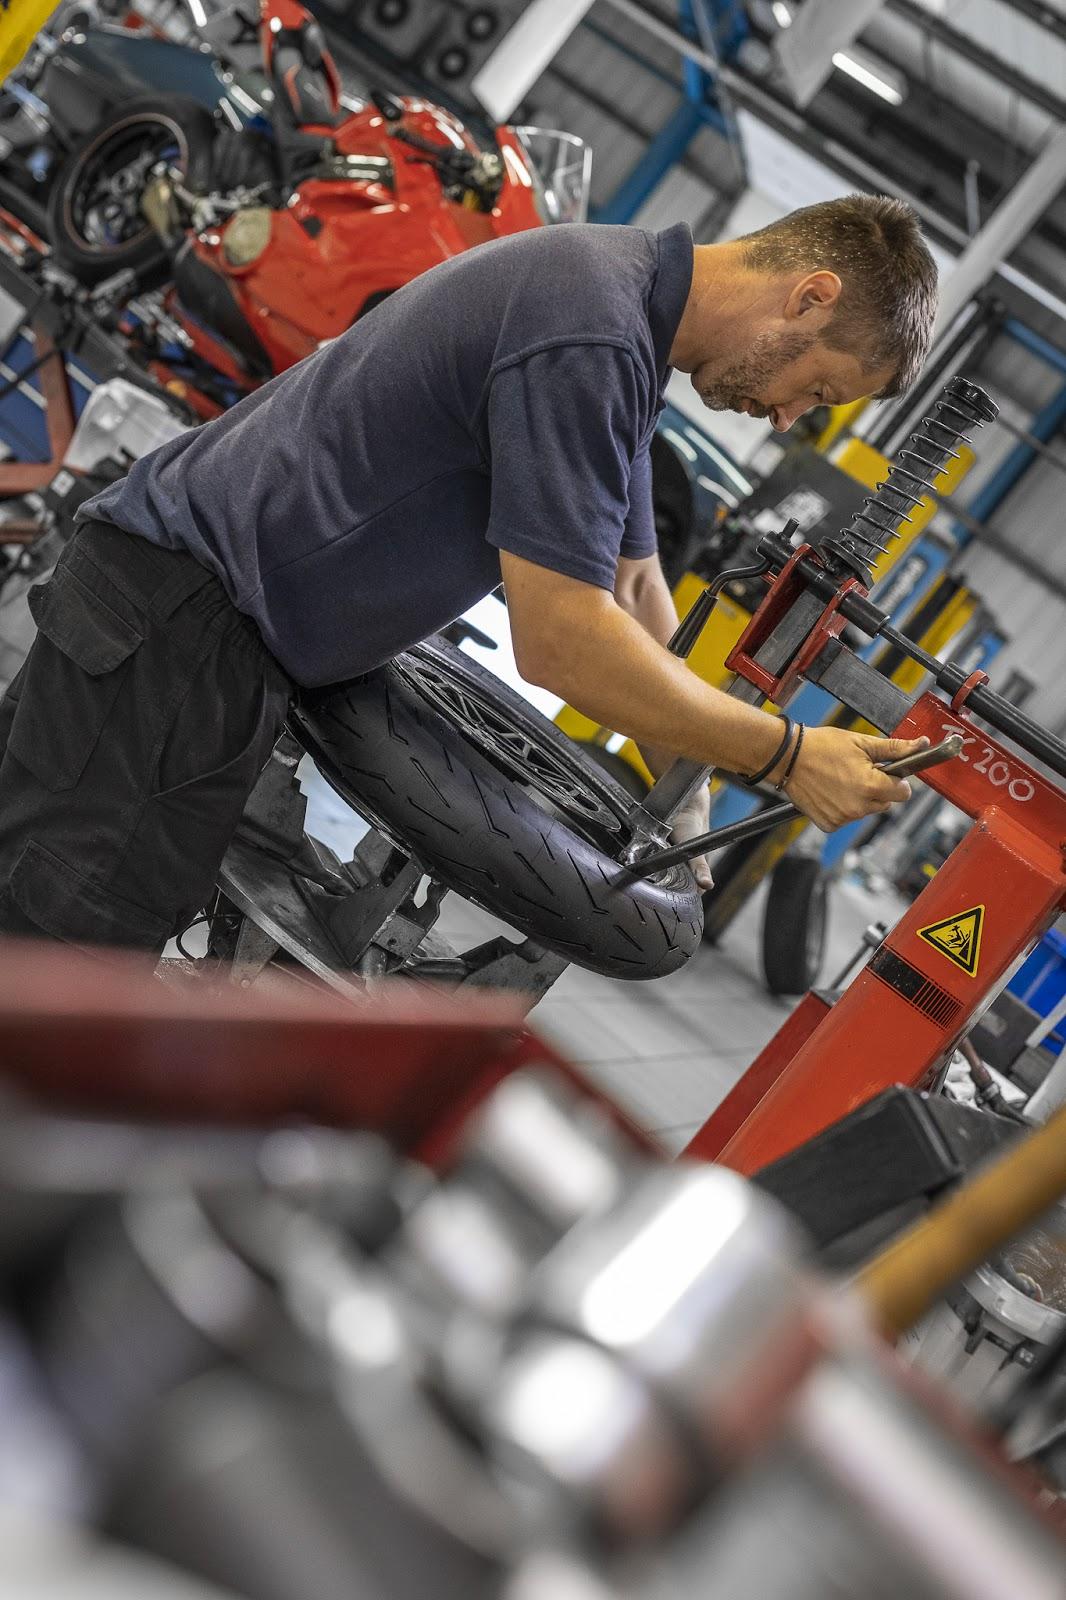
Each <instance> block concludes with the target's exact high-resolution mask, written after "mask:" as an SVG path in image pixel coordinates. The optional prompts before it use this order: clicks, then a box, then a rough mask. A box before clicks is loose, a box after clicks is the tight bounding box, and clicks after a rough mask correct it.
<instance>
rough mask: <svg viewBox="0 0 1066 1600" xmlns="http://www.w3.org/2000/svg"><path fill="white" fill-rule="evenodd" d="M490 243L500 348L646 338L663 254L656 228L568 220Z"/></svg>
mask: <svg viewBox="0 0 1066 1600" xmlns="http://www.w3.org/2000/svg"><path fill="white" fill-rule="evenodd" d="M490 249H491V257H490V256H489V252H488V251H486V259H485V262H484V265H485V267H486V268H487V269H490V270H491V271H492V272H493V273H494V274H497V275H498V279H499V288H500V301H499V306H500V311H501V313H502V316H501V325H500V334H501V336H502V337H501V340H500V345H499V347H498V348H499V354H500V355H501V356H503V355H506V354H514V353H515V352H517V351H518V350H520V349H523V348H525V347H527V346H530V345H535V344H547V343H552V342H555V341H564V342H573V343H582V342H592V341H600V340H610V341H617V342H622V343H629V344H632V345H634V347H635V346H636V345H637V344H639V343H640V342H641V341H640V333H639V328H640V325H641V323H642V322H643V321H644V317H643V313H644V312H645V310H646V305H647V299H648V294H649V290H650V286H651V283H652V281H653V279H654V276H655V270H656V265H657V259H658V253H657V240H656V237H655V235H654V234H648V233H646V232H645V230H644V229H642V228H627V227H611V226H602V225H600V224H598V223H597V224H592V223H567V224H564V225H561V226H557V227H550V228H541V229H537V230H535V231H533V232H530V233H527V234H520V235H516V236H514V237H513V238H511V239H508V240H503V241H501V242H500V244H499V245H498V246H492V247H490Z"/></svg>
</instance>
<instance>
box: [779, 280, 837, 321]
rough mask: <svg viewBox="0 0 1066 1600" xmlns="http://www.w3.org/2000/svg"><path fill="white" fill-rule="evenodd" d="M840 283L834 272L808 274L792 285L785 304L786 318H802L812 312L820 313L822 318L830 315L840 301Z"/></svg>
mask: <svg viewBox="0 0 1066 1600" xmlns="http://www.w3.org/2000/svg"><path fill="white" fill-rule="evenodd" d="M840 290H841V282H840V279H839V278H838V277H837V275H836V273H835V272H829V271H828V270H825V269H823V270H822V271H819V272H808V274H807V276H806V277H805V278H801V279H800V280H799V282H798V283H796V284H793V286H792V289H791V290H790V292H789V296H788V300H787V301H786V302H785V316H786V317H790V318H791V317H803V316H807V315H809V314H810V313H811V312H812V311H813V312H821V313H822V315H823V317H824V316H826V315H831V314H832V312H833V310H834V308H835V307H836V303H837V301H838V300H839V299H840Z"/></svg>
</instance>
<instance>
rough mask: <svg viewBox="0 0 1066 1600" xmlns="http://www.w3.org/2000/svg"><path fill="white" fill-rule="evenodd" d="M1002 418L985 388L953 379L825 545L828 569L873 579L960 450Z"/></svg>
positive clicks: (824, 550)
mask: <svg viewBox="0 0 1066 1600" xmlns="http://www.w3.org/2000/svg"><path fill="white" fill-rule="evenodd" d="M998 414H999V407H998V406H997V405H996V403H995V401H994V400H992V399H991V398H990V397H989V396H988V395H987V394H986V393H985V391H984V390H983V389H979V388H978V387H977V385H976V384H975V383H968V382H967V381H966V379H965V378H952V379H951V382H950V383H948V384H947V385H946V386H945V388H944V390H943V392H942V394H941V395H940V398H939V399H938V400H937V402H936V406H935V408H934V410H933V412H932V415H930V416H928V417H926V418H924V420H923V421H922V423H921V425H920V426H919V427H918V428H917V429H916V430H915V431H914V433H912V434H911V436H910V438H909V439H908V440H907V441H906V443H905V444H903V445H901V446H900V448H899V450H897V452H896V455H895V459H894V460H893V462H892V466H891V468H890V469H889V474H888V477H887V478H886V479H885V481H884V483H881V484H878V486H877V488H876V489H875V490H874V492H873V494H871V495H868V496H867V497H866V499H865V500H864V502H863V504H862V506H861V507H860V509H859V510H858V511H856V513H855V515H854V516H853V517H852V519H851V521H850V522H849V524H848V526H847V527H846V528H844V529H843V530H842V531H841V532H840V533H839V534H837V535H836V536H835V537H834V538H831V539H827V540H825V542H824V544H823V545H822V554H823V556H825V558H826V560H827V564H829V565H830V566H831V567H835V568H836V569H837V570H839V569H841V568H845V569H847V570H849V571H851V572H854V573H855V574H856V575H857V576H859V577H861V578H863V579H866V578H872V577H873V575H874V567H875V565H876V562H877V558H878V556H879V555H882V554H883V553H884V552H885V551H886V550H887V549H888V541H889V540H891V539H894V538H896V537H897V536H898V534H899V531H900V527H901V526H902V525H904V524H906V523H908V522H909V521H910V520H911V512H912V511H913V510H914V508H915V507H916V506H918V505H920V504H921V502H922V500H923V498H924V497H925V495H927V494H928V493H929V491H930V490H931V489H932V486H933V483H934V481H935V479H936V478H937V477H938V476H939V475H940V473H941V472H942V471H943V470H944V468H945V467H946V466H947V464H948V462H949V461H955V460H957V459H958V454H959V452H958V449H957V446H958V445H959V444H962V443H963V442H965V441H967V440H968V439H969V437H970V434H971V433H972V432H973V431H974V430H975V429H977V428H980V427H983V426H984V424H985V423H986V422H992V421H993V420H994V419H995V418H996V416H998Z"/></svg>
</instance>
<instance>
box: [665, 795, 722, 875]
mask: <svg viewBox="0 0 1066 1600" xmlns="http://www.w3.org/2000/svg"><path fill="white" fill-rule="evenodd" d="M710 808H711V796H710V791H709V790H708V789H707V788H706V787H704V788H703V789H701V790H700V792H699V794H696V795H693V797H692V799H691V800H690V801H689V802H688V805H686V806H682V808H681V810H680V811H678V812H677V813H676V814H675V816H674V822H673V828H672V829H671V833H670V838H671V839H672V840H673V842H674V844H687V843H688V841H689V840H690V839H698V838H699V836H700V834H701V833H706V832H707V829H708V827H709V825H710V822H709V819H710ZM689 866H690V867H691V868H692V870H693V872H694V873H695V875H696V882H697V883H698V884H699V886H700V888H701V889H703V890H705V891H706V890H707V889H713V888H714V879H713V878H712V877H711V869H710V867H709V866H708V865H707V857H706V856H697V857H696V859H695V860H694V861H690V862H689Z"/></svg>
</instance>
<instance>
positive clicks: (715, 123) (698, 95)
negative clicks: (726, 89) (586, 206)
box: [592, 0, 744, 222]
mask: <svg viewBox="0 0 1066 1600" xmlns="http://www.w3.org/2000/svg"><path fill="white" fill-rule="evenodd" d="M697 3H699V0H697ZM692 4H693V0H679V7H678V9H679V12H680V22H681V29H682V31H683V32H684V33H686V34H688V35H689V36H691V37H695V35H696V32H697V29H696V22H695V16H694V14H693V10H692ZM723 11H724V15H723V16H722V17H720V18H719V19H718V31H719V33H720V35H721V33H722V32H725V35H726V36H725V38H724V40H723V44H724V48H725V51H726V52H728V53H733V52H734V51H735V50H736V48H737V46H738V45H739V43H740V42H741V40H742V39H743V37H744V33H743V32H742V31H741V29H740V27H739V24H738V20H737V16H736V14H735V7H734V6H733V5H731V4H728V3H727V4H725V5H724V7H723ZM726 22H728V31H726V30H725V29H724V28H723V24H724V23H726ZM681 70H682V81H683V84H684V90H685V97H684V99H683V100H682V101H681V104H680V105H679V106H678V108H677V110H676V111H675V112H674V114H673V116H672V117H671V118H670V120H669V122H667V123H666V125H665V127H663V128H662V129H660V131H659V132H658V133H657V134H656V136H655V138H654V139H653V140H652V141H651V143H650V144H649V146H648V148H647V150H645V152H644V154H643V155H642V156H641V158H640V160H639V161H638V162H637V165H636V166H635V167H634V168H633V171H632V172H631V173H630V174H629V176H628V178H626V179H625V180H624V181H623V182H622V183H621V184H620V185H619V187H618V188H617V189H616V190H615V192H614V194H613V195H612V196H611V198H610V199H609V200H608V201H606V202H605V203H604V204H603V205H602V206H597V207H596V208H595V209H594V210H593V212H592V220H593V222H631V221H632V220H633V218H634V217H635V216H636V214H637V212H638V211H639V210H640V208H641V206H642V205H643V204H644V202H645V201H646V200H647V199H648V197H649V195H651V194H652V193H653V191H654V190H655V189H656V188H657V187H658V185H659V184H660V183H661V182H662V180H663V178H664V177H665V176H666V174H667V173H668V172H669V171H670V168H671V167H674V166H676V165H677V163H678V162H679V161H680V160H681V158H682V157H683V156H684V154H685V151H686V150H687V149H688V147H689V145H690V144H691V143H692V141H693V139H694V138H695V137H696V135H697V133H699V131H700V129H701V128H704V127H711V128H714V129H715V131H716V132H717V133H720V134H722V135H723V137H725V138H727V139H728V138H730V137H731V136H732V130H731V129H730V126H729V124H728V122H727V121H726V119H725V117H723V115H722V113H721V111H720V110H719V108H718V106H717V104H716V103H715V98H714V92H715V91H714V82H713V80H712V79H711V77H710V75H709V74H708V73H706V72H705V71H704V70H703V68H702V67H700V66H698V65H697V63H696V62H695V61H690V60H689V59H688V57H687V56H686V57H685V59H684V60H683V61H682V63H681Z"/></svg>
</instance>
